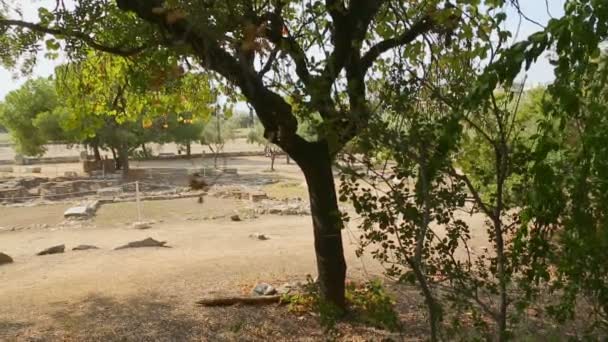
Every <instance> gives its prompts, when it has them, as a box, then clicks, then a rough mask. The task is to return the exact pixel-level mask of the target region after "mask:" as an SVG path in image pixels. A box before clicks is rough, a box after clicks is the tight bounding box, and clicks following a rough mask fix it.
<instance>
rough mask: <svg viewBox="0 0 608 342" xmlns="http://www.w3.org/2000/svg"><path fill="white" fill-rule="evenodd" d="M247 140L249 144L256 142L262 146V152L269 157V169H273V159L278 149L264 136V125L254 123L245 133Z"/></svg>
mask: <svg viewBox="0 0 608 342" xmlns="http://www.w3.org/2000/svg"><path fill="white" fill-rule="evenodd" d="M247 142H248V143H250V144H258V145H262V146H264V152H265V153H266V154H267V156H268V157H270V171H274V160H275V159H276V157H277V154H278V153H279V151H280V149H279V147H278V146H276V145H273V144H272V143H270V142H268V140H266V138H264V127H263V126H262V125H261V124H259V123H258V124H256V125H255V126H253V127H252V128H251V129H250V130H249V132H248V133H247Z"/></svg>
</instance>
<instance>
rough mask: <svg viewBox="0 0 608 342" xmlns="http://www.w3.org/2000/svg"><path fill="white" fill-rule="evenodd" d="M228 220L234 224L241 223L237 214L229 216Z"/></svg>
mask: <svg viewBox="0 0 608 342" xmlns="http://www.w3.org/2000/svg"><path fill="white" fill-rule="evenodd" d="M230 220H232V221H235V222H239V221H242V220H241V217H240V216H239V215H238V214H234V215H232V216H230Z"/></svg>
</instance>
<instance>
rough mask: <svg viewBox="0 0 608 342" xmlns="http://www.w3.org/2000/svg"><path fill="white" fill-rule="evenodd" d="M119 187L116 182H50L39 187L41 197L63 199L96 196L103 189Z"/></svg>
mask: <svg viewBox="0 0 608 342" xmlns="http://www.w3.org/2000/svg"><path fill="white" fill-rule="evenodd" d="M116 185H118V181H116V180H74V181H67V182H48V183H44V184H41V185H40V187H39V193H40V197H42V198H47V199H62V198H66V197H76V196H79V195H80V196H84V195H87V194H95V193H96V192H97V190H99V189H101V188H107V187H112V186H116Z"/></svg>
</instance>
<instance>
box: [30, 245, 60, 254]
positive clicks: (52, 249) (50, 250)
mask: <svg viewBox="0 0 608 342" xmlns="http://www.w3.org/2000/svg"><path fill="white" fill-rule="evenodd" d="M63 252H65V245H58V246H53V247H49V248H47V249H45V250H43V251H41V252H39V253H38V254H36V255H48V254H59V253H63Z"/></svg>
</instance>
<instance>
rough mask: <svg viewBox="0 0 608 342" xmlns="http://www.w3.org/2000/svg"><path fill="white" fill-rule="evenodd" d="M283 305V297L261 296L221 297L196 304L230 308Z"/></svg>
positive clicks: (206, 299)
mask: <svg viewBox="0 0 608 342" xmlns="http://www.w3.org/2000/svg"><path fill="white" fill-rule="evenodd" d="M275 303H281V296H280V295H276V296H260V297H238V296H236V297H220V298H205V299H201V300H199V301H197V302H196V304H197V305H200V306H230V305H235V304H241V305H267V304H275Z"/></svg>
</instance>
